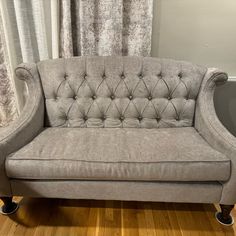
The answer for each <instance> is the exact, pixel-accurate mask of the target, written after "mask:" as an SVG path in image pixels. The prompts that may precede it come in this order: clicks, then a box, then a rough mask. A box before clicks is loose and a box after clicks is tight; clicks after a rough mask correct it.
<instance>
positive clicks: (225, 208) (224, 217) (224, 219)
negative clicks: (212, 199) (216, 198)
mask: <svg viewBox="0 0 236 236" xmlns="http://www.w3.org/2000/svg"><path fill="white" fill-rule="evenodd" d="M220 208H221V212H216V214H215V217H216V219H217V221H218V222H219V223H220V224H222V225H225V226H231V225H233V223H234V218H233V217H232V216H231V215H230V212H231V210H232V209H233V208H234V205H222V204H220Z"/></svg>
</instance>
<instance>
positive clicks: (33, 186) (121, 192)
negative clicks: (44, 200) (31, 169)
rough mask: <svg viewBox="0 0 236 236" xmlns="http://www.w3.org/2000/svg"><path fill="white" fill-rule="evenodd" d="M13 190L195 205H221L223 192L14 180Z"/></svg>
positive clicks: (192, 186) (212, 187)
mask: <svg viewBox="0 0 236 236" xmlns="http://www.w3.org/2000/svg"><path fill="white" fill-rule="evenodd" d="M11 186H12V189H13V191H14V193H15V194H16V195H20V196H21V195H23V196H27V197H50V198H55V197H57V198H68V199H71V198H73V199H105V200H126V201H160V202H196V203H216V202H219V200H220V196H221V190H222V186H221V184H219V183H215V182H210V183H209V182H202V183H196V182H188V183H183V182H138V181H135V182H132V181H96V180H95V181H42V180H41V181H38V180H37V181H30V180H11Z"/></svg>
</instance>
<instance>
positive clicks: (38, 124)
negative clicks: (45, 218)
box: [0, 64, 44, 196]
mask: <svg viewBox="0 0 236 236" xmlns="http://www.w3.org/2000/svg"><path fill="white" fill-rule="evenodd" d="M16 76H17V77H18V78H19V79H22V80H24V81H25V82H26V83H27V87H28V91H29V99H28V100H27V102H26V105H25V107H24V109H23V111H22V113H21V114H20V115H19V117H18V119H17V120H15V121H14V122H12V123H11V124H10V125H9V126H7V127H4V128H2V129H1V132H0V183H1V184H0V196H11V195H12V192H11V186H10V183H9V179H8V177H7V176H6V174H5V159H6V156H7V155H9V154H10V153H12V152H15V151H17V150H18V149H20V148H21V147H22V146H24V145H26V144H27V143H29V142H30V141H31V140H32V139H33V138H34V137H35V136H36V135H37V134H38V133H39V132H40V131H41V130H42V128H43V122H44V102H43V96H42V89H41V84H40V79H39V75H38V71H37V67H36V65H35V64H27V65H26V64H21V65H20V66H19V67H18V68H17V69H16Z"/></svg>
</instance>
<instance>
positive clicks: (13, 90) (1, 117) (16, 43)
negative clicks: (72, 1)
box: [0, 0, 59, 126]
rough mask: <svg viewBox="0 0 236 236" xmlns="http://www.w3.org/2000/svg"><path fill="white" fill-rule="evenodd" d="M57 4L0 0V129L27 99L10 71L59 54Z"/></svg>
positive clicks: (23, 89) (51, 0) (22, 88)
mask: <svg viewBox="0 0 236 236" xmlns="http://www.w3.org/2000/svg"><path fill="white" fill-rule="evenodd" d="M57 1H58V0H50V1H48V0H0V13H1V14H0V15H1V16H2V24H1V31H0V37H1V38H0V126H5V125H7V124H8V123H9V122H10V121H12V120H13V119H14V118H15V117H16V116H17V115H16V114H17V113H18V112H17V111H19V112H20V111H21V110H22V108H23V107H24V101H25V97H26V96H27V90H26V89H25V85H24V83H23V82H22V81H19V80H15V78H14V68H15V67H16V66H17V65H18V64H20V63H21V62H37V61H40V60H44V59H48V58H51V57H58V55H59V53H58V52H59V49H58V48H59V47H57V48H56V45H57V46H58V42H59V33H58V34H57V32H58V31H57V28H58V27H57V26H58V25H57V19H58V17H59V15H58V9H59V8H58V3H57ZM55 19H56V20H55ZM52 23H53V24H52ZM57 41H58V42H57ZM4 42H5V43H4ZM52 45H54V46H53V47H52ZM3 52H5V53H3ZM6 59H7V60H6ZM6 62H9V63H6ZM6 65H7V66H6Z"/></svg>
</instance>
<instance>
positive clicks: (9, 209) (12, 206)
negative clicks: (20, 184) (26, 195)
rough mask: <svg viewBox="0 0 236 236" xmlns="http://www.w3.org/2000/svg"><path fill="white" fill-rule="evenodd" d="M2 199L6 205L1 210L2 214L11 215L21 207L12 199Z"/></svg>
mask: <svg viewBox="0 0 236 236" xmlns="http://www.w3.org/2000/svg"><path fill="white" fill-rule="evenodd" d="M0 199H1V200H2V201H3V203H4V205H3V206H2V207H1V208H0V213H1V214H3V215H11V214H13V213H15V212H16V211H17V210H18V208H19V205H18V204H17V203H16V202H13V201H12V197H1V198H0Z"/></svg>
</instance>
